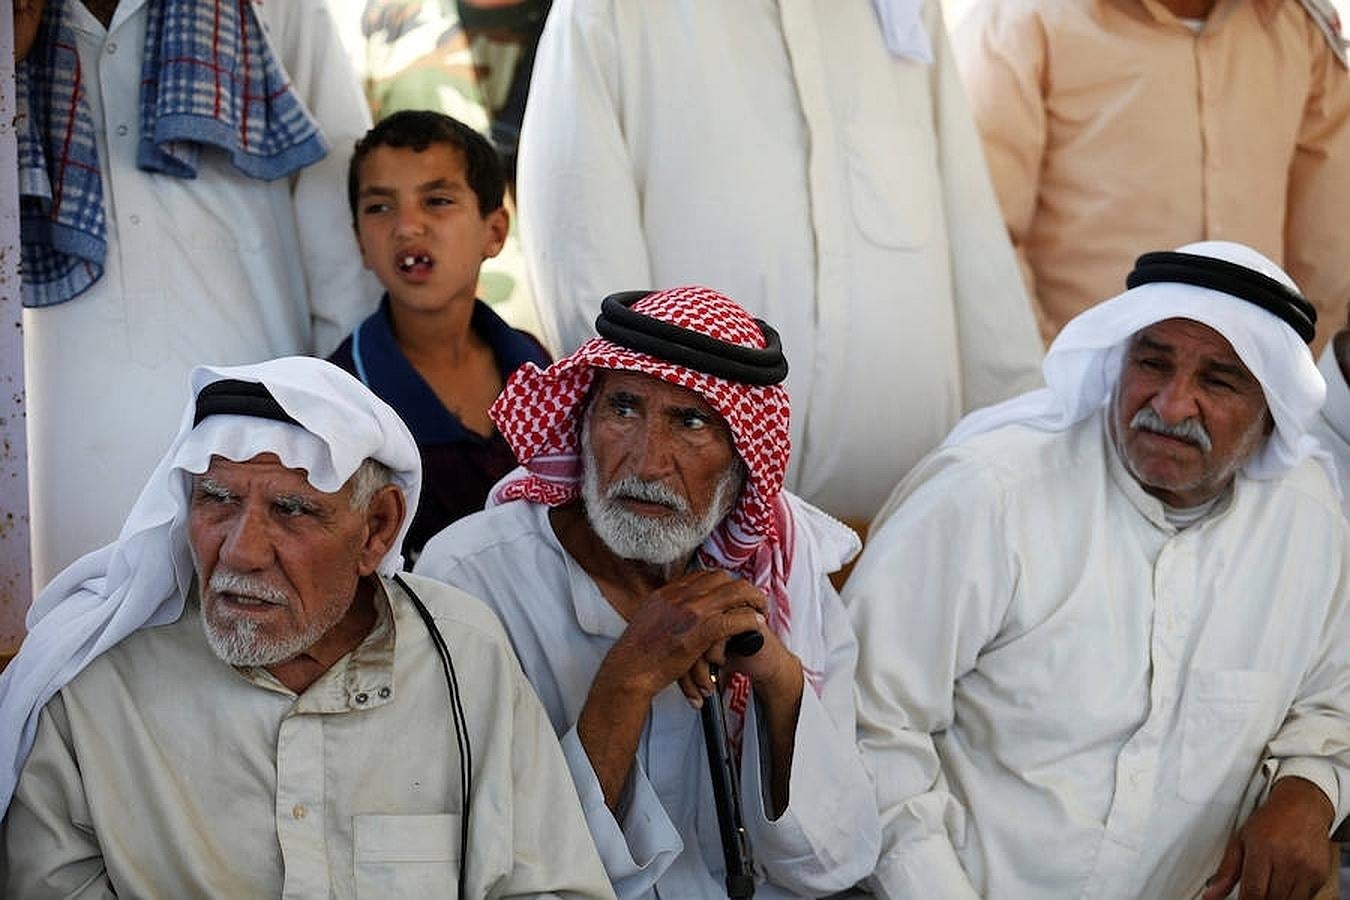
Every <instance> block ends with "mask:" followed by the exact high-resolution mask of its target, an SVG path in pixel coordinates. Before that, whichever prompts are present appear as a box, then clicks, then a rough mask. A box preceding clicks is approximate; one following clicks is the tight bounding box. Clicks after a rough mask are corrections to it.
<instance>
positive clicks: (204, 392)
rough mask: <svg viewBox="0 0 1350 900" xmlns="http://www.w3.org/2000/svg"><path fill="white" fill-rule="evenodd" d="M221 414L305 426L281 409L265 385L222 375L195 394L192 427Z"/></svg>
mask: <svg viewBox="0 0 1350 900" xmlns="http://www.w3.org/2000/svg"><path fill="white" fill-rule="evenodd" d="M223 415H228V416H253V417H254V418H257V419H274V420H276V421H278V422H286V423H287V424H290V425H297V426H300V427H301V428H303V427H304V426H303V425H300V423H299V422H297V421H295V419H293V418H291V415H290V413H288V412H286V410H284V409H282V408H281V404H280V403H278V402H277V398H276V397H273V396H272V392H271V391H269V390H268V389H267V388H266V386H264V385H262V384H260V383H259V382H256V381H239V380H237V379H234V378H225V379H222V380H220V381H213V382H211V383H210V384H208V385H207V386H206V387H204V388H202V389H201V391H200V392H199V393H198V394H197V409H196V412H195V413H194V414H193V416H192V427H193V428H196V427H197V425H199V424H200V423H201V421H202V419H205V418H206V417H207V416H223Z"/></svg>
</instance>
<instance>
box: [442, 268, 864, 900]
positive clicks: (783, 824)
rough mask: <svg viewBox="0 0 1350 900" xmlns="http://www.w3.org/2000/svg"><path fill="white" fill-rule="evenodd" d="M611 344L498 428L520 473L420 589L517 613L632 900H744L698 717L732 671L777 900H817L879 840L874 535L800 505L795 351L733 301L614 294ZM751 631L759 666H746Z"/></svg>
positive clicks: (454, 532) (448, 543)
mask: <svg viewBox="0 0 1350 900" xmlns="http://www.w3.org/2000/svg"><path fill="white" fill-rule="evenodd" d="M596 328H597V330H598V331H599V333H600V335H601V336H600V337H597V338H594V339H592V340H590V341H588V342H587V343H585V344H583V345H582V346H581V347H580V348H579V349H578V350H577V351H576V352H575V353H573V354H572V355H571V356H568V357H566V358H564V359H561V360H559V361H558V362H557V363H555V364H553V365H552V366H550V367H549V368H548V369H545V370H542V371H541V370H539V369H538V368H536V367H534V366H533V365H529V364H527V365H525V366H523V367H522V368H520V369H519V370H517V371H516V373H515V374H514V375H513V376H512V377H511V379H510V381H509V382H508V383H507V385H506V388H505V389H504V390H503V392H502V394H501V397H500V398H499V399H498V400H497V402H496V403H495V404H494V405H493V407H492V410H491V414H492V418H493V420H494V421H495V422H496V423H497V427H498V428H500V429H501V432H502V434H503V435H504V436H505V437H506V439H507V441H508V442H509V443H510V444H511V447H512V449H513V450H514V451H515V453H516V458H517V459H519V460H521V461H522V463H523V468H522V469H518V470H516V472H515V473H513V474H512V475H511V476H508V477H507V478H506V479H505V480H503V481H502V482H501V483H500V484H498V485H497V487H496V488H494V490H493V494H492V498H491V499H490V500H489V509H487V510H486V511H484V512H482V513H478V514H477V515H474V516H470V517H468V518H466V519H462V520H460V521H459V522H456V523H455V524H453V525H451V526H450V527H449V528H447V529H446V530H445V531H443V532H441V533H440V534H439V535H438V536H436V537H435V538H433V539H432V540H431V542H430V543H428V544H427V546H426V549H425V550H424V552H423V554H422V556H421V558H420V559H419V560H418V564H417V572H418V573H420V574H424V575H429V576H431V577H433V578H438V579H440V580H443V581H446V582H449V583H450V584H453V585H457V586H459V587H462V588H463V589H465V590H467V591H469V592H470V593H472V594H474V595H475V596H478V597H480V598H482V599H483V600H485V601H486V602H487V603H488V605H489V606H491V607H492V608H493V609H494V610H495V611H496V612H497V614H498V615H499V616H500V617H501V619H502V621H503V623H504V624H505V626H506V629H507V631H508V633H509V634H510V636H511V641H512V643H513V644H514V645H515V649H516V653H517V655H518V656H519V657H520V660H521V664H522V666H523V667H524V670H525V673H526V675H527V676H528V677H529V679H530V682H531V683H532V684H533V685H534V688H535V690H536V691H537V692H538V693H539V695H540V699H541V700H543V703H544V706H545V708H546V709H547V711H548V714H549V717H550V719H551V720H552V722H553V727H554V728H555V729H556V730H557V732H558V735H559V737H560V738H561V739H562V743H563V749H564V752H565V754H566V755H567V757H568V764H569V766H570V767H571V770H572V777H573V780H574V781H575V782H576V785H577V790H578V792H579V793H580V795H581V798H582V805H583V807H584V808H585V810H586V815H587V821H588V824H589V825H590V828H591V833H592V835H593V836H594V837H595V840H596V844H597V846H598V847H599V849H600V854H601V857H602V859H603V860H604V862H605V866H606V868H607V870H608V872H609V875H610V878H611V880H612V881H613V883H614V887H615V890H616V891H617V893H618V894H619V896H620V897H640V896H654V895H655V893H656V892H657V891H659V892H660V893H661V894H662V895H664V896H678V897H724V896H726V890H727V888H726V887H725V886H724V877H725V875H726V871H725V868H726V867H725V863H724V857H723V849H722V844H721V840H720V837H719V830H718V817H717V813H716V811H715V803H714V797H713V793H712V789H711V787H710V772H709V765H708V762H707V758H706V755H705V746H704V738H703V734H702V731H701V727H700V721H699V720H700V715H699V712H698V710H699V708H700V707H701V706H702V705H703V703H704V702H705V700H707V699H708V698H710V697H711V696H712V694H713V691H714V690H715V689H716V686H715V682H714V680H713V678H712V677H710V671H711V670H710V667H721V669H722V670H723V671H724V673H725V674H727V675H728V676H729V677H728V678H726V679H725V684H724V695H723V700H724V702H725V704H726V707H727V712H728V719H729V722H728V732H729V734H730V738H731V746H732V747H733V748H734V749H735V750H736V751H738V755H735V754H733V756H734V758H733V769H736V770H738V771H739V774H740V806H741V809H742V811H743V815H744V825H745V833H746V836H747V837H748V839H749V843H750V846H751V848H752V853H753V858H754V866H755V869H754V873H755V877H756V880H757V882H758V884H757V885H756V894H757V896H759V897H797V896H821V895H824V894H829V893H833V892H835V891H839V890H843V889H845V888H847V887H849V886H850V885H852V884H853V883H855V882H856V881H858V880H859V879H860V878H862V877H864V876H866V875H867V874H868V873H869V872H871V870H872V867H873V866H874V864H875V862H876V856H877V848H878V843H879V837H878V829H879V826H878V824H877V813H876V808H875V801H874V799H873V796H872V790H871V787H870V783H869V781H868V778H867V776H866V773H865V772H864V770H863V767H862V762H861V760H860V758H859V755H858V753H857V750H856V747H855V745H854V737H853V735H854V719H853V696H852V691H853V668H854V662H855V657H856V653H855V642H854V638H853V635H852V632H851V630H850V629H849V626H848V623H847V621H846V619H845V617H844V614H843V611H842V607H841V605H840V603H839V598H838V596H837V595H836V594H835V592H834V589H833V588H832V587H831V586H830V582H829V580H828V577H827V575H828V573H829V572H831V571H833V570H835V569H837V568H838V567H839V566H840V565H842V564H843V563H844V562H845V561H846V560H848V559H849V558H851V557H852V556H853V555H854V554H855V553H856V552H857V549H858V539H857V537H856V536H855V535H854V534H853V533H852V532H851V531H849V530H848V529H847V528H844V527H843V526H842V525H840V524H839V523H838V522H836V521H835V520H833V519H831V518H829V517H828V516H826V515H825V514H824V513H822V512H820V511H819V510H817V509H815V508H814V507H812V506H810V505H809V504H807V503H805V502H804V501H802V500H801V499H800V498H797V497H795V496H793V495H791V494H789V493H787V492H786V491H784V490H783V489H782V484H783V477H784V473H785V471H786V469H787V463H788V453H789V439H788V416H789V404H788V397H787V393H786V392H785V391H784V390H783V388H782V386H781V383H780V382H781V381H782V380H783V378H784V376H785V375H786V372H787V363H786V361H785V360H784V359H783V356H782V351H781V348H780V345H779V342H778V337H777V334H776V333H775V332H774V331H773V329H772V328H769V327H768V326H767V325H765V324H764V323H763V322H760V321H759V320H757V319H754V318H752V317H751V316H750V315H749V314H748V313H747V312H746V311H745V310H744V309H742V308H741V307H739V306H737V305H736V304H735V303H733V302H732V301H731V300H729V299H728V298H726V297H724V296H722V295H721V294H718V293H717V292H715V291H712V290H709V289H707V288H700V287H683V288H674V289H671V290H665V291H659V292H654V293H647V292H631V293H626V294H615V295H612V296H610V297H608V298H606V300H605V302H604V305H603V307H602V312H601V314H600V317H599V318H598V319H597V321H596ZM747 631H753V632H756V633H758V634H759V635H760V636H762V638H763V647H762V649H760V650H759V651H758V652H756V653H753V655H738V654H736V653H735V652H728V651H727V649H726V644H727V639H728V638H731V637H732V636H734V635H739V634H741V633H743V632H747Z"/></svg>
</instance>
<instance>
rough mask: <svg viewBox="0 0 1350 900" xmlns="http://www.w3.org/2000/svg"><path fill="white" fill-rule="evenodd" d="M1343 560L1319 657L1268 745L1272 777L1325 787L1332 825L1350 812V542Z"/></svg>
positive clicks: (1308, 671) (1309, 668)
mask: <svg viewBox="0 0 1350 900" xmlns="http://www.w3.org/2000/svg"><path fill="white" fill-rule="evenodd" d="M1338 524H1339V523H1338ZM1347 543H1348V544H1350V541H1347ZM1340 559H1341V560H1342V562H1341V564H1340V565H1341V572H1340V577H1339V578H1338V580H1337V582H1336V596H1335V597H1334V598H1333V599H1332V602H1331V603H1330V604H1329V606H1328V609H1327V616H1326V619H1325V621H1324V622H1323V624H1322V628H1321V640H1320V642H1319V644H1318V648H1317V656H1316V657H1315V658H1314V659H1313V661H1312V662H1311V664H1310V665H1309V666H1308V669H1307V672H1306V673H1305V674H1304V676H1303V682H1302V684H1301V685H1300V686H1299V692H1298V695H1297V696H1296V697H1295V698H1294V703H1293V706H1292V707H1291V708H1290V710H1289V713H1288V715H1286V716H1285V719H1284V723H1283V724H1282V725H1281V726H1280V730H1279V731H1277V732H1276V733H1275V737H1274V738H1272V739H1271V741H1270V744H1269V745H1268V749H1269V753H1270V756H1271V757H1272V758H1273V759H1275V760H1276V761H1277V763H1278V769H1277V770H1276V773H1275V775H1274V778H1272V782H1273V781H1275V780H1278V779H1280V778H1284V777H1287V776H1291V775H1297V776H1298V777H1300V778H1306V779H1307V780H1309V781H1311V782H1312V783H1313V784H1315V785H1317V786H1318V787H1319V788H1321V790H1322V793H1324V794H1326V795H1327V799H1329V800H1330V801H1331V804H1332V806H1334V807H1335V809H1336V814H1335V819H1334V821H1333V823H1332V827H1333V829H1334V828H1335V826H1336V823H1339V822H1341V821H1342V820H1344V819H1345V818H1346V815H1347V814H1350V568H1348V567H1347V563H1345V562H1344V560H1347V559H1350V546H1348V547H1347V548H1346V549H1345V551H1344V552H1342V553H1341V554H1340Z"/></svg>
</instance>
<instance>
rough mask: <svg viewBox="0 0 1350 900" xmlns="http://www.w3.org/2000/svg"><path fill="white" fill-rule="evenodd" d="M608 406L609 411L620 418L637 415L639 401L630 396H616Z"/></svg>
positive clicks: (610, 399)
mask: <svg viewBox="0 0 1350 900" xmlns="http://www.w3.org/2000/svg"><path fill="white" fill-rule="evenodd" d="M608 405H609V411H610V412H611V413H613V414H614V415H616V416H618V417H620V418H623V419H626V418H629V417H630V416H635V415H637V400H636V399H635V398H634V397H632V396H631V395H629V394H614V395H613V396H611V397H610V398H609V404H608Z"/></svg>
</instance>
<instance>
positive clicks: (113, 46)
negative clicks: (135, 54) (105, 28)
mask: <svg viewBox="0 0 1350 900" xmlns="http://www.w3.org/2000/svg"><path fill="white" fill-rule="evenodd" d="M107 50H108V55H109V56H112V55H113V54H114V53H116V52H117V41H109V42H108V47H107Z"/></svg>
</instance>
